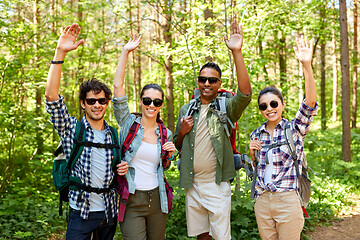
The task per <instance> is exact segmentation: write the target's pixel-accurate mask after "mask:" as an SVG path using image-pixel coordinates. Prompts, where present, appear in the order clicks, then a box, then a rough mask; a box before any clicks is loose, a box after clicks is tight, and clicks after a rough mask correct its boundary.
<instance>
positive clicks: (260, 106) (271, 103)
mask: <svg viewBox="0 0 360 240" xmlns="http://www.w3.org/2000/svg"><path fill="white" fill-rule="evenodd" d="M269 105H270V107H272V108H277V107H278V106H279V103H278V102H277V101H275V100H273V101H271V102H270V104H269ZM267 108H268V105H267V104H266V103H261V104H259V109H260V111H265V110H266V109H267Z"/></svg>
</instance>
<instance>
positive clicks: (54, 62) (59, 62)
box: [50, 60, 64, 64]
mask: <svg viewBox="0 0 360 240" xmlns="http://www.w3.org/2000/svg"><path fill="white" fill-rule="evenodd" d="M50 63H51V64H62V63H64V61H53V60H51V61H50Z"/></svg>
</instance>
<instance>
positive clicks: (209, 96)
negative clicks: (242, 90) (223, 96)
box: [198, 67, 222, 104]
mask: <svg viewBox="0 0 360 240" xmlns="http://www.w3.org/2000/svg"><path fill="white" fill-rule="evenodd" d="M200 76H202V77H216V78H219V79H220V74H219V73H218V71H216V70H215V69H213V68H209V67H207V68H204V69H203V70H202V71H201V72H200ZM198 83H199V90H200V100H201V103H202V104H208V103H210V101H211V100H213V99H214V98H216V96H217V92H218V90H219V88H220V87H221V83H222V81H217V82H216V83H214V84H210V83H209V81H206V82H205V83H201V82H199V81H198Z"/></svg>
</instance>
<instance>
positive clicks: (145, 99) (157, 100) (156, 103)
mask: <svg viewBox="0 0 360 240" xmlns="http://www.w3.org/2000/svg"><path fill="white" fill-rule="evenodd" d="M141 100H142V102H143V104H144V105H146V106H150V104H151V103H153V104H154V106H155V107H160V106H161V105H162V104H163V102H164V100H162V99H160V98H155V99H151V98H149V97H143V98H141Z"/></svg>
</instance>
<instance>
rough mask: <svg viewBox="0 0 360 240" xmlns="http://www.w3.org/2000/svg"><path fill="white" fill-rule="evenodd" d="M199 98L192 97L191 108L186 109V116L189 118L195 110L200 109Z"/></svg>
mask: <svg viewBox="0 0 360 240" xmlns="http://www.w3.org/2000/svg"><path fill="white" fill-rule="evenodd" d="M197 99H198V98H194V99H191V100H190V102H189V108H188V110H187V111H186V114H185V115H184V118H187V117H189V116H192V115H193V114H194V112H197V111H199V108H198V106H197Z"/></svg>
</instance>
